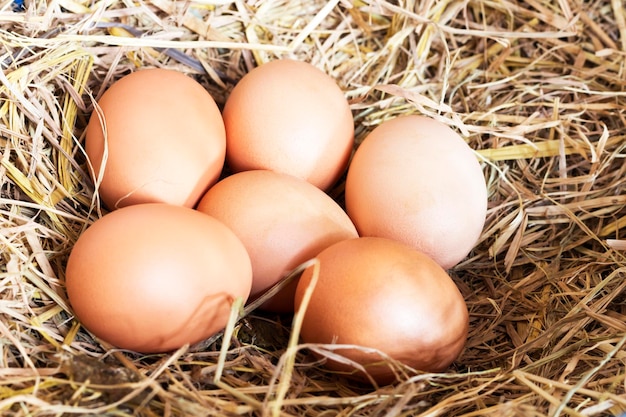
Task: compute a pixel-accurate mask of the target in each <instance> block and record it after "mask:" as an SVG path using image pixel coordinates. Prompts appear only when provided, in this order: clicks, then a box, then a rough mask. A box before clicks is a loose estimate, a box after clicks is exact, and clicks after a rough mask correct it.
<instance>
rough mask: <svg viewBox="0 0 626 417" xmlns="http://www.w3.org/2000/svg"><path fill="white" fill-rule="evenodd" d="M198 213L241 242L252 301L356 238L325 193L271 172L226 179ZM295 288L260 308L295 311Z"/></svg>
mask: <svg viewBox="0 0 626 417" xmlns="http://www.w3.org/2000/svg"><path fill="white" fill-rule="evenodd" d="M197 209H198V210H199V211H202V212H204V213H207V214H209V215H211V216H213V217H215V218H216V219H218V220H220V221H221V222H223V223H224V224H226V225H227V226H228V227H230V228H231V229H232V230H233V231H234V232H235V234H236V235H237V236H238V237H239V238H240V239H241V241H242V242H243V244H244V246H245V247H246V249H247V251H248V253H249V255H250V259H251V261H252V271H253V283H252V293H251V297H250V298H251V299H255V298H257V297H258V296H260V295H261V294H263V292H265V291H266V290H267V289H269V288H270V287H271V286H273V285H274V284H276V283H277V282H278V281H279V280H280V279H281V278H283V277H284V276H285V275H286V274H287V273H288V272H290V271H291V270H292V269H294V268H295V267H297V266H298V265H299V264H301V263H302V262H305V261H307V260H309V259H311V258H313V257H315V256H316V255H317V254H318V253H319V252H320V251H322V250H323V249H325V248H326V247H328V246H330V245H331V244H333V243H336V242H338V241H341V240H345V239H351V238H355V237H357V236H358V235H357V231H356V229H355V227H354V225H353V224H352V221H351V220H350V218H349V217H348V215H347V214H346V213H345V212H344V211H343V209H342V208H341V207H340V206H339V205H338V204H337V203H336V202H335V201H334V200H333V199H332V198H330V197H329V196H328V195H327V194H326V193H324V192H323V191H322V190H320V189H319V188H317V187H315V186H314V185H312V184H310V183H308V182H307V181H305V180H303V179H300V178H296V177H293V176H291V175H287V174H280V173H277V172H273V171H267V170H254V171H244V172H239V173H237V174H233V175H231V176H229V177H226V178H224V179H223V180H221V181H220V182H218V183H217V184H215V185H214V186H213V187H211V189H210V190H209V191H207V193H206V194H205V195H204V197H202V199H201V200H200V202H199V203H198V207H197ZM295 287H296V281H294V282H293V283H292V284H291V285H288V286H287V287H285V288H284V289H283V290H282V291H281V292H279V293H278V294H276V295H275V296H274V297H272V298H271V299H270V300H268V301H267V302H266V303H264V304H263V306H262V308H263V309H265V310H272V311H278V312H291V311H293V294H294V292H295Z"/></svg>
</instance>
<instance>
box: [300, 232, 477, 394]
mask: <svg viewBox="0 0 626 417" xmlns="http://www.w3.org/2000/svg"><path fill="white" fill-rule="evenodd" d="M317 259H318V260H319V274H315V272H314V271H315V269H314V267H309V268H307V269H306V270H305V271H304V272H303V274H302V276H301V278H300V280H299V283H298V287H297V291H296V294H295V308H296V311H300V309H301V308H304V307H303V304H302V303H303V298H304V294H305V292H306V291H307V289H308V288H309V287H310V288H311V291H312V293H311V298H310V300H309V302H308V305H306V309H305V310H303V311H302V312H300V314H304V317H303V320H302V327H301V331H300V336H301V338H302V340H303V341H304V342H306V343H322V344H336V345H354V346H347V347H337V348H336V349H333V352H334V353H335V354H337V355H341V356H343V357H344V358H346V359H348V360H350V361H353V362H355V363H357V364H360V365H362V366H363V367H364V369H366V370H367V373H368V374H369V376H370V377H372V378H373V379H374V381H376V382H377V383H378V384H385V383H390V382H393V381H394V380H396V376H395V374H394V371H393V367H392V366H390V362H389V361H385V355H387V356H388V357H390V358H392V359H394V360H396V361H399V362H401V363H403V364H404V365H407V366H409V367H410V368H412V369H414V370H417V371H425V372H441V371H444V370H445V369H446V368H448V367H449V366H450V365H451V364H452V362H454V361H455V360H456V359H457V357H458V356H459V355H460V353H461V352H462V350H463V348H464V346H465V343H466V339H467V333H468V327H469V314H468V310H467V306H466V304H465V301H464V298H463V296H462V295H461V293H460V291H459V289H458V287H457V286H456V285H455V283H454V281H452V279H451V278H450V276H449V275H448V274H447V273H446V271H445V270H444V269H443V268H441V266H439V265H438V264H437V263H436V262H435V261H434V260H432V259H431V258H430V257H429V256H427V255H425V254H423V253H421V252H418V251H416V250H415V249H413V248H411V247H409V246H407V245H405V244H403V243H400V242H397V241H394V240H390V239H386V238H378V237H360V238H356V239H350V240H344V241H341V242H338V243H336V244H334V245H331V246H329V247H328V248H326V249H324V250H323V251H322V252H321V253H320V254H319V255H318V256H317ZM314 274H315V275H314ZM314 277H316V282H313V278H314ZM379 352H380V353H382V355H381V354H380V353H379ZM325 365H326V366H327V367H328V368H329V369H331V370H334V371H340V372H343V373H345V374H346V375H349V376H350V377H351V378H354V379H360V380H363V381H368V380H369V379H368V377H367V375H366V374H364V373H363V372H361V371H360V370H358V368H357V367H355V366H353V365H350V364H349V363H348V362H347V361H337V360H334V359H328V360H327V361H326V362H325Z"/></svg>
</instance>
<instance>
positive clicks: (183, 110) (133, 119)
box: [85, 68, 226, 210]
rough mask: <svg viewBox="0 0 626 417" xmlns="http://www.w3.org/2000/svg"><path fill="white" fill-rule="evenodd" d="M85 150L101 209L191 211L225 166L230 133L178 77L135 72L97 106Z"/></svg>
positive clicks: (196, 90) (197, 89) (199, 90)
mask: <svg viewBox="0 0 626 417" xmlns="http://www.w3.org/2000/svg"><path fill="white" fill-rule="evenodd" d="M85 150H86V153H87V156H88V157H89V160H90V161H91V164H92V166H93V176H94V178H95V181H96V183H97V184H98V191H99V193H100V197H101V198H102V201H103V202H104V204H105V205H106V206H107V207H108V208H109V209H111V210H113V209H116V208H119V207H124V206H128V205H133V204H139V203H168V204H175V205H182V206H186V207H193V206H194V205H195V204H196V203H197V201H198V199H199V198H200V197H201V196H202V194H203V193H204V191H206V189H207V188H208V187H209V186H210V185H212V184H214V183H215V182H216V181H217V179H218V177H219V175H220V173H221V171H222V168H223V165H224V159H225V155H226V133H225V128H224V121H223V120H222V116H221V113H220V111H219V108H218V107H217V104H216V103H215V101H214V100H213V98H212V97H211V95H210V94H209V92H208V91H206V90H205V89H204V87H202V85H201V84H199V83H198V82H196V81H195V80H194V79H193V78H191V77H189V76H187V75H185V74H183V73H181V72H178V71H174V70H167V69H160V68H152V69H145V70H140V71H136V72H133V73H131V74H129V75H126V76H124V77H122V78H121V79H119V80H118V81H116V82H115V83H113V84H112V85H111V86H110V87H109V88H108V89H107V90H106V91H105V92H104V94H103V95H102V97H101V98H100V99H99V100H98V106H97V109H96V110H94V112H93V113H92V115H91V118H90V120H89V124H88V126H87V131H86V139H85Z"/></svg>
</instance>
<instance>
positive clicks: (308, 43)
mask: <svg viewBox="0 0 626 417" xmlns="http://www.w3.org/2000/svg"><path fill="white" fill-rule="evenodd" d="M281 57H291V58H295V59H300V60H305V61H308V62H311V63H313V64H314V65H316V66H318V67H319V68H322V69H323V70H324V71H325V72H327V73H328V74H329V75H331V76H332V77H333V78H335V79H336V80H337V83H338V84H339V85H340V86H341V88H342V89H343V90H344V91H345V94H346V96H347V97H348V99H349V100H350V103H351V106H352V109H353V114H354V119H355V127H356V133H357V141H359V140H361V139H362V138H363V137H364V136H365V135H366V134H367V132H369V131H371V129H373V128H374V127H375V126H376V125H378V124H379V123H381V122H382V121H383V120H386V119H389V118H393V117H395V116H398V115H401V114H409V113H421V114H425V115H428V116H431V117H434V118H436V119H438V120H441V121H443V122H444V123H446V124H448V125H450V126H451V127H452V128H454V129H455V130H457V131H458V132H459V133H461V134H462V135H463V137H464V138H465V139H466V140H467V141H468V143H469V145H470V146H471V147H472V148H473V149H475V150H476V151H477V156H478V157H479V158H480V159H481V163H482V166H483V169H484V173H485V179H486V181H487V184H488V189H489V211H488V217H487V222H486V225H485V229H484V233H483V235H482V237H481V239H480V241H479V242H478V244H477V246H476V248H475V249H474V251H473V252H472V253H471V254H470V256H469V257H468V258H467V259H466V260H465V261H464V262H462V263H461V264H459V265H458V266H457V267H455V268H454V269H453V270H451V271H450V273H451V275H452V276H453V277H454V278H455V280H456V282H457V283H458V284H459V287H460V288H461V291H462V293H463V294H464V296H465V298H466V301H467V304H468V308H469V311H470V320H471V322H470V326H471V328H470V335H469V338H468V342H467V347H466V350H465V351H464V353H463V354H462V356H461V357H460V358H459V359H458V360H457V361H456V362H455V364H454V365H453V366H452V367H451V368H450V369H449V371H448V372H447V373H443V374H436V375H431V374H420V375H417V376H414V377H411V378H405V379H404V380H403V381H401V382H400V383H398V384H396V385H394V386H387V387H378V388H375V387H374V388H373V387H367V386H360V385H357V384H355V383H353V382H349V381H348V380H345V379H343V378H341V376H339V375H333V374H332V373H329V372H326V371H324V369H323V368H322V367H320V366H319V364H318V363H316V362H315V361H314V360H313V359H312V357H311V356H310V355H309V353H308V352H309V350H308V349H305V348H306V346H303V345H298V344H296V343H295V342H296V341H295V340H291V341H290V340H289V336H290V330H289V328H290V326H291V322H290V318H288V317H272V316H267V315H262V314H256V313H255V312H253V313H252V314H251V315H250V316H248V317H246V318H244V319H242V320H241V321H239V322H237V323H233V324H232V326H230V327H229V328H228V329H227V334H226V335H225V336H224V338H217V339H216V340H211V341H208V342H207V343H204V344H201V346H195V347H190V348H182V349H180V350H179V351H177V352H173V353H171V354H168V355H151V356H142V355H137V354H133V353H129V352H120V351H116V350H114V349H111V348H110V347H109V346H107V345H106V344H103V343H100V342H99V341H97V340H95V339H93V338H92V337H91V336H90V335H89V334H88V333H87V332H85V331H84V330H83V329H82V328H80V326H79V324H78V323H77V322H76V321H75V320H74V319H73V317H72V314H71V309H70V308H69V307H68V305H67V301H66V297H65V293H64V290H63V280H64V262H65V260H66V259H67V256H68V254H69V251H70V249H71V247H72V244H73V242H74V241H75V240H76V239H77V237H78V236H79V234H80V232H81V230H83V229H84V228H85V227H86V226H87V225H88V224H89V223H90V222H92V221H93V220H95V219H96V218H97V217H99V216H100V215H102V212H101V211H100V210H99V209H98V207H97V199H96V198H95V196H94V195H93V186H92V184H91V183H90V182H89V176H88V175H87V174H86V172H87V171H86V165H85V156H84V153H83V149H82V146H81V143H82V139H83V138H82V135H83V130H84V127H85V125H86V122H87V120H88V117H89V114H90V112H91V110H92V109H93V104H94V101H95V100H97V98H98V97H99V96H100V95H101V94H102V92H103V91H104V90H105V89H106V88H107V87H108V86H109V85H110V84H111V83H112V82H113V81H114V80H116V79H118V78H119V77H121V76H123V75H124V74H126V73H128V72H129V71H133V70H136V69H138V68H142V67H154V66H156V67H167V68H173V69H177V70H180V71H182V72H185V73H188V74H190V75H192V76H194V77H195V78H196V79H197V80H198V81H200V82H201V83H202V84H203V85H204V86H205V87H206V88H207V89H208V90H209V91H210V92H211V93H212V94H213V96H214V98H215V100H216V101H217V102H218V103H219V104H220V105H221V104H223V103H224V100H225V98H226V97H227V96H228V92H229V90H230V89H231V88H232V86H233V85H234V83H236V81H237V80H238V79H239V78H241V77H242V76H243V74H245V73H246V72H247V71H248V70H250V69H251V68H253V67H254V66H256V65H259V64H261V63H263V62H267V61H269V60H272V59H276V58H281ZM0 66H1V67H0V68H1V71H0V412H1V413H2V415H7V416H60V415H85V416H86V415H100V416H127V415H139V416H185V415H192V416H196V415H197V416H212V415H222V416H237V415H243V416H418V415H419V416H467V417H469V416H479V415H481V416H485V415H489V416H548V415H549V416H579V417H582V416H616V415H619V414H620V413H622V412H626V297H625V294H626V290H625V287H626V256H625V254H626V236H625V235H626V180H625V178H626V164H625V158H626V6H625V5H624V4H623V2H622V1H620V0H592V1H582V0H525V1H522V0H520V1H516V0H499V1H496V0H476V1H474V0H458V1H455V0H424V1H411V0H406V1H383V0H353V1H348V0H334V1H329V2H325V1H316V0H300V1H291V2H287V1H271V0H267V1H263V0H256V1H248V2H244V1H242V0H235V1H228V0H222V1H209V0H202V1H198V2H194V1H189V2H187V1H181V2H174V1H169V0H157V1H147V0H146V1H143V0H137V1H132V0H104V1H88V0H76V1H75V0H51V1H43V0H30V1H29V0H25V2H24V3H22V2H10V1H6V0H3V1H2V2H1V3H0ZM294 105H296V104H294ZM335 192H336V195H337V196H338V198H340V195H341V185H339V186H338V188H337V190H336V191H335ZM346 296H349V294H346ZM381 322H382V323H384V318H382V320H381ZM231 336H232V337H231ZM222 340H227V341H229V343H226V344H222ZM309 348H315V347H314V346H313V347H311V346H309Z"/></svg>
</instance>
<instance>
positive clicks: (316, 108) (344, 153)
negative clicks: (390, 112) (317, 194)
mask: <svg viewBox="0 0 626 417" xmlns="http://www.w3.org/2000/svg"><path fill="white" fill-rule="evenodd" d="M223 117H224V124H225V126H226V141H227V148H226V161H227V163H228V165H229V166H230V167H231V168H232V169H233V171H235V172H239V171H246V170H253V169H267V170H272V171H277V172H281V173H285V174H290V175H293V176H296V177H299V178H302V179H305V180H307V181H309V182H310V183H312V184H314V185H315V186H317V187H319V188H321V189H324V190H325V189H328V188H329V187H330V186H331V185H333V184H334V183H335V182H336V181H337V179H338V178H339V177H340V176H341V174H343V172H344V171H345V168H346V166H347V164H348V159H349V157H350V154H351V152H352V148H353V144H354V121H353V118H352V113H351V111H350V107H349V105H348V102H347V101H346V98H345V96H344V94H343V92H342V91H341V89H340V88H339V86H338V85H337V84H336V82H335V81H334V80H333V79H332V78H331V77H330V76H328V75H327V74H325V73H324V72H322V71H321V70H319V69H318V68H316V67H314V66H313V65H311V64H308V63H306V62H300V61H294V60H288V59H283V60H276V61H271V62H269V63H267V64H264V65H261V66H260V67H257V68H255V69H253V70H252V71H250V72H249V73H248V74H246V75H245V76H244V77H243V78H242V79H241V80H240V81H239V83H238V84H237V85H236V86H235V88H234V89H233V90H232V92H231V94H230V96H229V97H228V99H227V101H226V104H225V107H224V112H223Z"/></svg>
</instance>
